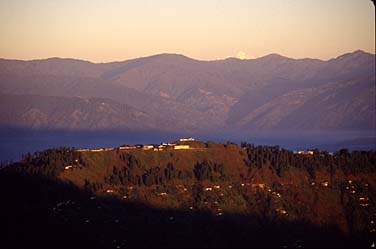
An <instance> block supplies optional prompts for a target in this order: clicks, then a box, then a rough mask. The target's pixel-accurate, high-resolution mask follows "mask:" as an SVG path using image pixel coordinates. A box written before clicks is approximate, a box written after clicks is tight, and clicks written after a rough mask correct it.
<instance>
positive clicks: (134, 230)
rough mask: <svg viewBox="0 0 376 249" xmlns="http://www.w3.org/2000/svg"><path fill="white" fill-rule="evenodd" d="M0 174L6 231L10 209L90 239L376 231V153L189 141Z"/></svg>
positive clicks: (125, 242)
mask: <svg viewBox="0 0 376 249" xmlns="http://www.w3.org/2000/svg"><path fill="white" fill-rule="evenodd" d="M0 178H1V181H0V182H1V184H4V185H3V187H2V188H1V189H2V191H4V192H6V189H12V191H11V192H8V193H4V196H5V200H6V201H5V205H3V206H2V208H3V209H5V210H4V212H2V213H4V214H5V213H10V214H11V215H7V218H6V220H7V222H8V223H6V224H7V225H8V226H9V231H13V232H14V233H21V234H23V236H26V237H29V236H30V235H28V234H25V233H24V232H21V230H22V228H21V230H20V228H19V227H18V226H19V225H17V226H14V225H12V224H13V223H12V219H16V220H17V219H18V218H17V217H22V216H23V215H24V214H25V212H36V213H37V215H39V216H36V217H35V219H39V220H41V222H42V224H45V223H44V222H47V221H48V220H49V221H48V223H50V222H52V223H53V224H55V225H52V224H50V226H53V227H54V228H57V227H56V224H60V226H61V229H62V230H64V229H63V228H65V229H68V231H61V230H58V231H61V232H63V233H66V234H69V236H71V235H70V234H71V232H69V229H72V227H75V228H74V229H73V231H74V232H73V233H74V234H75V235H74V236H73V234H72V236H73V237H74V238H75V239H77V240H78V241H79V243H83V245H90V244H92V245H93V246H94V247H108V245H109V244H108V243H110V244H111V243H113V245H115V246H114V247H117V246H119V248H122V247H129V246H132V247H134V246H137V247H161V246H163V247H186V246H193V247H218V246H220V247H226V246H235V245H237V246H242V247H250V246H260V245H263V246H267V247H270V246H279V247H280V246H284V245H286V246H298V245H303V246H328V245H336V246H349V245H355V244H357V245H364V246H369V245H368V243H370V242H371V238H372V236H374V234H375V231H376V227H375V220H376V210H375V204H376V203H375V202H376V196H375V193H376V191H375V190H376V181H375V179H376V154H375V152H374V151H368V152H367V151H363V152H357V151H354V152H349V151H347V150H345V149H344V150H341V151H339V152H335V153H334V154H329V153H328V152H325V151H319V150H311V151H305V152H303V151H300V152H293V151H289V150H285V149H280V148H279V147H278V146H255V145H252V144H247V143H242V145H241V146H238V145H236V144H233V143H214V142H203V141H196V140H192V139H186V140H182V141H175V142H170V143H161V144H160V145H143V146H142V145H134V146H133V145H122V146H119V147H117V148H103V149H91V150H85V149H72V148H58V149H50V150H46V151H42V152H39V153H35V155H31V154H27V155H25V156H24V158H23V160H21V161H20V162H18V163H15V164H13V165H10V166H8V167H6V168H4V169H3V170H1V171H0ZM5 186H6V188H5ZM37 200H39V201H37ZM24 207H27V209H28V210H29V211H27V210H26V209H25V210H24ZM36 210H39V211H36ZM43 210H44V211H43ZM38 217H39V218H38ZM48 217H49V218H48ZM4 218H5V217H4ZM45 219H46V221H45ZM28 222H33V220H27V221H25V224H29V223H28ZM21 227H22V225H21ZM286 231H289V232H288V233H286ZM249 232H251V234H254V235H255V236H249ZM48 233H50V232H48ZM31 234H32V236H34V235H33V234H34V233H32V232H31ZM90 234H98V237H95V236H94V237H93V236H92V235H90ZM51 236H52V238H53V237H56V236H59V235H58V234H57V235H55V234H53V235H51ZM61 236H63V235H62V234H61ZM77 236H78V237H77ZM270 236H272V237H273V240H268V239H267V238H270ZM73 237H72V238H73ZM144 238H149V239H148V241H144ZM35 240H36V241H37V242H38V241H39V240H38V239H35ZM51 240H52V239H51ZM112 240H114V241H112ZM46 241H49V240H48V239H46ZM73 241H74V240H73V239H72V240H70V239H68V240H66V241H65V243H64V245H65V246H68V245H71V244H70V243H74V242H73ZM111 241H112V242H111ZM20 243H21V244H20V245H22V242H20ZM46 243H47V242H46ZM42 244H43V243H42ZM47 245H48V243H47V244H46V246H47Z"/></svg>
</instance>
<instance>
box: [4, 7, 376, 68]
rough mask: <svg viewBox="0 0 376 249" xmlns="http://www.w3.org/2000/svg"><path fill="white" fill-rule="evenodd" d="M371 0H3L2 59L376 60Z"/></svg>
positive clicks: (373, 14)
mask: <svg viewBox="0 0 376 249" xmlns="http://www.w3.org/2000/svg"><path fill="white" fill-rule="evenodd" d="M374 20H375V9H374V6H373V4H372V2H371V1H370V0H189V1H186V0H0V58H7V59H40V58H49V57H63V58H77V59H84V60H89V61H93V62H109V61H122V60H126V59H130V58H137V57H143V56H149V55H153V54H160V53H177V54H184V55H186V56H188V57H191V58H195V59H200V60H216V59H223V58H226V57H238V58H241V59H247V58H256V57H261V56H264V55H267V54H270V53H278V54H281V55H284V56H288V57H291V58H307V57H309V58H319V59H324V60H326V59H330V58H334V57H337V56H339V55H341V54H343V53H347V52H352V51H354V50H358V49H361V50H364V51H366V52H370V53H375V21H374Z"/></svg>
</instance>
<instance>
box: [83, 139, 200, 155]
mask: <svg viewBox="0 0 376 249" xmlns="http://www.w3.org/2000/svg"><path fill="white" fill-rule="evenodd" d="M193 141H196V140H195V139H194V138H192V137H189V138H180V139H179V142H193ZM114 149H115V148H99V149H78V150H77V151H79V152H102V151H110V150H114ZM118 149H119V150H154V151H162V150H166V149H173V150H188V149H191V147H190V145H189V144H177V143H161V144H160V145H155V144H146V145H142V144H136V145H121V146H120V147H118Z"/></svg>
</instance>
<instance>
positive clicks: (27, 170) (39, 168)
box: [15, 147, 83, 177]
mask: <svg viewBox="0 0 376 249" xmlns="http://www.w3.org/2000/svg"><path fill="white" fill-rule="evenodd" d="M81 163H83V160H82V158H81V154H80V153H79V152H77V151H75V150H74V149H73V148H70V147H59V148H54V149H48V150H44V151H38V152H35V153H34V154H31V153H27V154H25V155H23V157H22V160H21V161H20V162H19V163H16V166H19V167H15V168H16V169H17V170H19V171H20V173H22V174H41V175H45V176H49V177H56V176H57V175H58V174H59V172H61V171H63V170H64V168H65V167H66V166H68V165H72V166H78V165H80V166H81Z"/></svg>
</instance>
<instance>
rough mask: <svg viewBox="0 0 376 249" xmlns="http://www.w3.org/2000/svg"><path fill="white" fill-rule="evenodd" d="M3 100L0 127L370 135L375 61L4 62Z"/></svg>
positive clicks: (0, 75) (367, 57) (350, 56)
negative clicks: (363, 132)
mask: <svg viewBox="0 0 376 249" xmlns="http://www.w3.org/2000/svg"><path fill="white" fill-rule="evenodd" d="M0 94H1V100H0V101H1V105H0V111H1V113H2V114H1V115H2V118H1V120H0V125H11V124H17V125H21V126H26V127H39V126H40V125H41V124H42V123H43V126H46V127H48V128H51V129H53V128H63V129H88V130H95V129H99V128H101V129H102V128H106V129H115V128H116V129H135V130H140V129H141V130H142V129H156V130H158V129H160V130H169V131H173V132H185V133H193V132H196V133H207V132H213V131H218V132H221V131H226V132H229V133H231V132H239V131H241V132H244V133H247V132H252V131H258V130H317V129H321V130H338V129H343V130H372V129H374V128H375V98H374V96H375V55H374V54H369V53H366V52H364V51H360V50H358V51H355V52H352V53H347V54H344V55H341V56H338V57H337V58H334V59H331V60H327V61H323V60H318V59H291V58H287V57H284V56H281V55H278V54H271V55H267V56H264V57H260V58H257V59H249V60H240V59H235V58H228V59H225V60H216V61H200V60H194V59H191V58H188V57H186V56H183V55H178V54H159V55H154V56H150V57H143V58H137V59H132V60H126V61H122V62H112V63H92V62H88V61H81V60H76V59H61V58H50V59H42V60H31V61H20V60H6V59H0ZM98 99H105V101H104V103H106V105H107V107H106V108H108V109H106V111H103V112H101V111H99V109H98V108H99V107H100V105H101V104H100V103H101V102H98V101H97V100H98ZM57 100H59V101H57ZM42 106H45V107H46V106H48V108H50V109H48V108H47V109H46V108H45V107H43V108H42ZM75 115H76V116H75ZM73 116H75V120H76V121H75V122H73V119H74V118H73ZM25 117H28V118H25ZM42 117H43V118H42ZM83 117H86V118H83ZM42 120H44V121H43V122H42ZM98 120H102V123H100V125H99V124H98Z"/></svg>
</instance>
